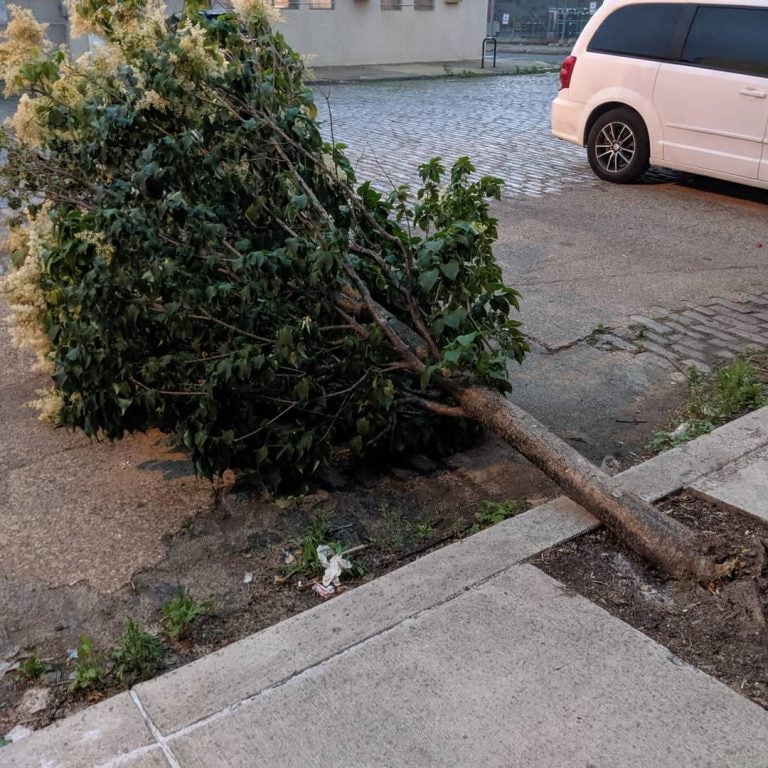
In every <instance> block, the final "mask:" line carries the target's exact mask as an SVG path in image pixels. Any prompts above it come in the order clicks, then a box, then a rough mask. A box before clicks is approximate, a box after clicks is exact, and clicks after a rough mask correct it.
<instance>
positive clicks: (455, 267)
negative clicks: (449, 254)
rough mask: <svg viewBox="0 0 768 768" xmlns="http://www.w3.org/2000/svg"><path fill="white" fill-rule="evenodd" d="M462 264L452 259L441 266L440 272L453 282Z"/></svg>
mask: <svg viewBox="0 0 768 768" xmlns="http://www.w3.org/2000/svg"><path fill="white" fill-rule="evenodd" d="M460 266H461V265H460V264H459V262H458V261H457V260H456V259H451V260H450V261H449V262H448V263H447V264H442V265H441V266H440V271H441V272H442V273H443V274H444V275H445V276H446V277H447V278H448V279H449V280H451V281H453V280H455V279H456V277H457V276H458V274H459V269H460Z"/></svg>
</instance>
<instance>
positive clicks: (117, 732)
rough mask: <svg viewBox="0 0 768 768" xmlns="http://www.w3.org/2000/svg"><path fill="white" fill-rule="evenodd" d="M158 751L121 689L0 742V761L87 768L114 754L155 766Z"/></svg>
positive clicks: (15, 766)
mask: <svg viewBox="0 0 768 768" xmlns="http://www.w3.org/2000/svg"><path fill="white" fill-rule="evenodd" d="M159 751H160V750H159V747H157V746H156V744H155V740H154V738H153V737H152V734H151V733H150V731H149V729H148V728H147V725H146V722H145V721H144V718H143V717H142V716H141V713H140V712H139V710H138V709H137V708H136V706H135V705H134V703H133V701H132V700H131V696H130V694H129V693H120V694H118V695H117V696H113V697H112V698H111V699H107V700H106V701H102V702H100V703H99V704H95V705H94V706H92V707H89V708H88V709H85V710H83V711H82V712H78V713H77V714H75V715H71V716H70V717H67V718H65V719H64V720H60V721H59V722H57V723H54V724H53V725H51V726H48V728H43V730H41V731H38V732H36V733H35V734H33V735H32V736H28V737H27V738H26V739H21V740H20V741H16V742H13V743H12V744H10V745H8V746H6V747H2V748H0V766H1V767H2V768H33V766H35V767H36V766H41V767H45V768H86V766H95V765H106V764H107V763H108V762H111V761H113V760H115V759H118V760H120V765H125V766H130V768H155V766H158V768H159V766H165V762H160V763H158V762H157V760H156V758H157V757H158V756H159ZM155 752H157V753H158V755H155V754H154V753H155ZM129 754H130V755H131V756H130V758H129V757H126V756H127V755H129ZM123 759H124V760H125V762H123Z"/></svg>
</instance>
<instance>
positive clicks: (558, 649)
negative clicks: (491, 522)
mask: <svg viewBox="0 0 768 768" xmlns="http://www.w3.org/2000/svg"><path fill="white" fill-rule="evenodd" d="M767 455H768V408H764V409H762V410H760V411H757V412H754V413H752V414H749V415H747V416H745V417H743V418H742V419H739V420H737V421H735V422H732V423H731V424H728V425H726V426H724V427H721V428H720V429H719V430H716V431H715V432H713V433H712V434H710V435H706V436H704V437H702V438H699V439H698V440H696V441H694V442H692V443H689V444H688V445H685V446H682V447H680V448H678V449H675V450H673V451H670V452H668V453H666V454H662V455H661V456H658V457H656V458H654V459H652V460H650V461H648V462H645V463H644V464H641V465H638V466H636V467H633V468H632V469H630V470H627V471H626V472H624V473H622V474H620V475H617V476H616V478H615V482H616V483H617V485H618V486H620V487H623V488H627V489H632V490H634V491H636V492H638V493H641V494H642V495H643V496H644V497H645V498H647V499H649V500H654V499H657V498H660V497H662V496H665V495H667V494H669V493H670V492H672V491H674V490H676V489H678V488H680V487H683V486H685V487H692V486H697V485H701V486H702V487H706V489H707V491H706V492H707V494H708V495H709V497H710V498H716V499H722V498H724V497H723V494H724V493H728V480H729V478H732V477H733V476H734V474H736V475H738V477H739V478H740V480H739V484H740V485H741V486H742V490H743V487H744V486H748V487H749V488H750V489H751V495H750V494H742V500H741V502H740V504H742V505H743V508H744V509H746V511H750V512H755V510H753V509H752V508H751V506H750V505H751V504H752V501H754V500H755V499H762V498H764V497H765V496H766V493H765V491H766V490H768V487H767V486H768V480H766V475H768V472H766V456H767ZM750 467H753V468H754V469H755V470H756V471H754V472H752V473H751V474H750V472H749V468H750ZM750 499H752V501H750ZM729 503H730V502H729ZM755 513H759V510H758V511H757V512H755ZM595 525H596V521H595V520H594V518H592V517H591V516H590V515H589V514H587V513H586V512H585V511H584V510H582V509H581V508H580V507H578V506H577V505H575V504H574V503H573V502H571V501H569V500H567V499H565V498H562V497H561V498H560V499H558V500H555V501H553V502H549V503H548V504H545V505H543V506H540V507H537V508H535V509H532V510H529V511H528V512H526V513H524V514H522V515H519V516H518V517H515V518H512V519H510V520H507V521H505V522H503V523H501V524H499V525H497V526H493V527H492V528H489V529H486V530H484V531H482V532H480V533H479V534H477V535H475V536H472V537H469V538H468V539H465V540H463V541H461V542H458V543H455V544H452V545H450V546H447V547H445V548H444V549H441V550H438V551H435V552H432V553H431V554H429V555H427V556H425V557H423V558H421V559H419V560H416V561H415V562H413V563H411V564H409V565H407V566H405V567H403V568H401V569H399V570H397V571H394V572H391V573H389V574H387V575H386V576H383V577H381V578H379V579H376V580H375V581H372V582H370V583H368V584H366V585H364V586H362V587H359V588H357V589H355V590H352V591H349V592H346V593H344V594H342V595H340V596H339V597H337V598H335V599H333V600H331V601H330V602H328V603H326V604H323V605H319V606H317V607H316V608H314V609H312V610H309V611H306V612H305V613H303V614H299V615H297V616H294V617H293V618H291V619H288V620H286V621H284V622H281V623H280V624H277V625H275V626H272V627H269V628H268V629H266V630H264V631H262V632H260V633H257V634H255V635H252V636H251V637H248V638H245V639H244V640H241V641H239V642H237V643H234V644H232V645H230V646H228V647H226V648H224V649H222V650H220V651H218V652H216V653H214V654H211V655H209V656H206V657H204V658H202V659H199V660H198V661H196V662H193V663H192V664H189V665H187V666H184V667H181V668H179V669H177V670H175V671H173V672H170V673H169V674H166V675H163V676H162V677H159V678H157V679H156V680H152V681H149V682H146V683H142V684H140V685H138V686H136V687H135V688H133V689H132V690H130V691H128V692H124V693H121V694H119V695H118V696H115V697H114V698H112V699H109V700H107V701H104V702H101V703H99V704H97V705H96V706H94V707H91V708H90V709H86V710H84V711H83V712H81V713H79V714H77V715H74V716H72V717H69V718H67V719H65V720H63V721H61V722H59V723H57V724H55V725H53V726H51V727H49V728H46V729H44V730H42V731H40V732H37V733H35V734H33V735H32V736H29V737H27V738H25V739H22V740H20V741H18V742H14V743H13V744H12V745H10V746H7V747H4V748H2V749H0V766H2V767H3V768H32V766H46V768H70V767H71V768H85V766H103V767H104V768H107V767H109V768H117V767H118V766H126V767H130V768H162V767H163V766H165V767H166V768H167V767H168V766H170V767H171V768H197V767H200V768H218V767H219V766H221V767H222V768H224V766H226V768H239V767H240V766H242V767H243V768H246V767H250V766H261V765H264V766H270V767H271V768H274V767H277V768H280V767H282V766H297V767H298V766H301V767H302V768H304V767H306V766H309V765H313V766H314V765H318V766H319V765H328V764H344V765H355V766H363V767H364V768H365V767H367V766H370V767H371V768H372V767H373V766H416V767H418V766H440V767H441V768H446V767H449V766H456V768H474V767H475V766H477V768H494V767H495V766H499V768H501V766H504V768H509V767H510V766H513V767H515V768H517V767H520V768H529V767H530V768H708V767H711V768H766V766H768V712H766V711H765V710H763V709H762V708H760V707H758V706H757V705H755V704H753V703H751V702H750V701H749V700H748V699H746V698H744V697H742V696H741V695H739V694H738V693H737V692H735V691H733V690H731V689H730V688H728V687H726V686H725V685H723V684H721V683H719V682H717V681H716V680H714V679H713V678H711V677H709V676H708V675H706V674H704V673H703V672H701V671H699V670H697V669H694V668H693V667H691V666H689V665H687V664H685V663H683V662H682V661H680V660H679V659H678V658H676V657H675V656H673V655H672V654H671V653H670V652H669V651H668V650H667V649H665V648H664V647H662V646H660V645H658V644H657V643H655V642H654V641H652V640H651V639H649V638H648V637H646V636H645V635H643V634H642V633H640V632H638V631H637V630H635V629H633V628H631V627H629V626H628V625H626V624H624V623H623V622H622V621H620V620H619V619H617V618H615V617H612V616H610V615H609V614H608V613H606V612H605V611H604V610H602V609H601V608H599V607H598V606H597V605H595V604H593V603H591V602H590V601H588V600H587V599H585V598H582V597H580V596H578V595H575V594H574V593H572V592H570V591H569V590H567V589H565V588H564V587H563V586H562V585H561V584H560V583H559V582H557V581H556V580H554V579H552V578H550V577H549V576H546V575H545V574H543V573H542V572H541V571H539V570H538V569H537V568H535V567H534V566H532V565H529V564H526V561H527V560H528V559H530V558H531V557H533V556H534V555H536V554H537V553H539V552H541V551H543V550H544V549H547V548H549V547H551V546H554V545H556V544H558V543H560V542H562V541H566V540H568V539H570V538H573V537H574V536H577V535H580V534H581V533H584V532H586V531H589V530H591V529H592V528H593V527H595Z"/></svg>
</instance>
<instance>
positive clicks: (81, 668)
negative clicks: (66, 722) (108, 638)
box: [68, 634, 103, 693]
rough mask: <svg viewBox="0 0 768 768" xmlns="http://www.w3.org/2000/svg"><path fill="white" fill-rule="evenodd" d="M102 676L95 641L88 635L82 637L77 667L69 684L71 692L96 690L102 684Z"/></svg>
mask: <svg viewBox="0 0 768 768" xmlns="http://www.w3.org/2000/svg"><path fill="white" fill-rule="evenodd" d="M102 675H103V672H102V669H101V666H100V664H99V657H98V654H97V653H96V649H95V648H94V647H93V641H92V640H91V638H90V637H89V636H88V635H86V634H82V635H80V644H79V645H78V646H77V666H76V667H75V671H74V672H73V673H72V679H71V680H70V682H69V686H68V690H69V692H70V693H75V692H76V691H88V690H90V689H91V688H94V687H95V686H97V685H98V684H99V683H100V682H101V680H102Z"/></svg>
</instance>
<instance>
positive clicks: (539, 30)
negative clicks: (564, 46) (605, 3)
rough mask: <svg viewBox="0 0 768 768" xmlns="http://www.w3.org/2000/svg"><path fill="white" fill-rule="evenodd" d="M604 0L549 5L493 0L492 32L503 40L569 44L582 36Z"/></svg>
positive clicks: (528, 0) (490, 11)
mask: <svg viewBox="0 0 768 768" xmlns="http://www.w3.org/2000/svg"><path fill="white" fill-rule="evenodd" d="M599 5H601V2H590V1H589V0H585V1H584V2H579V3H577V4H574V5H561V6H548V5H543V4H541V3H537V2H536V0H489V7H488V34H489V35H492V36H494V37H498V38H499V39H500V40H510V41H520V42H528V43H543V44H550V43H553V42H554V43H565V42H569V41H571V40H573V39H574V38H576V37H578V35H579V33H580V32H581V30H582V29H583V28H584V25H585V24H586V23H587V21H589V18H590V16H591V15H592V14H593V13H594V12H595V11H596V10H597V8H598V6H599Z"/></svg>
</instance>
